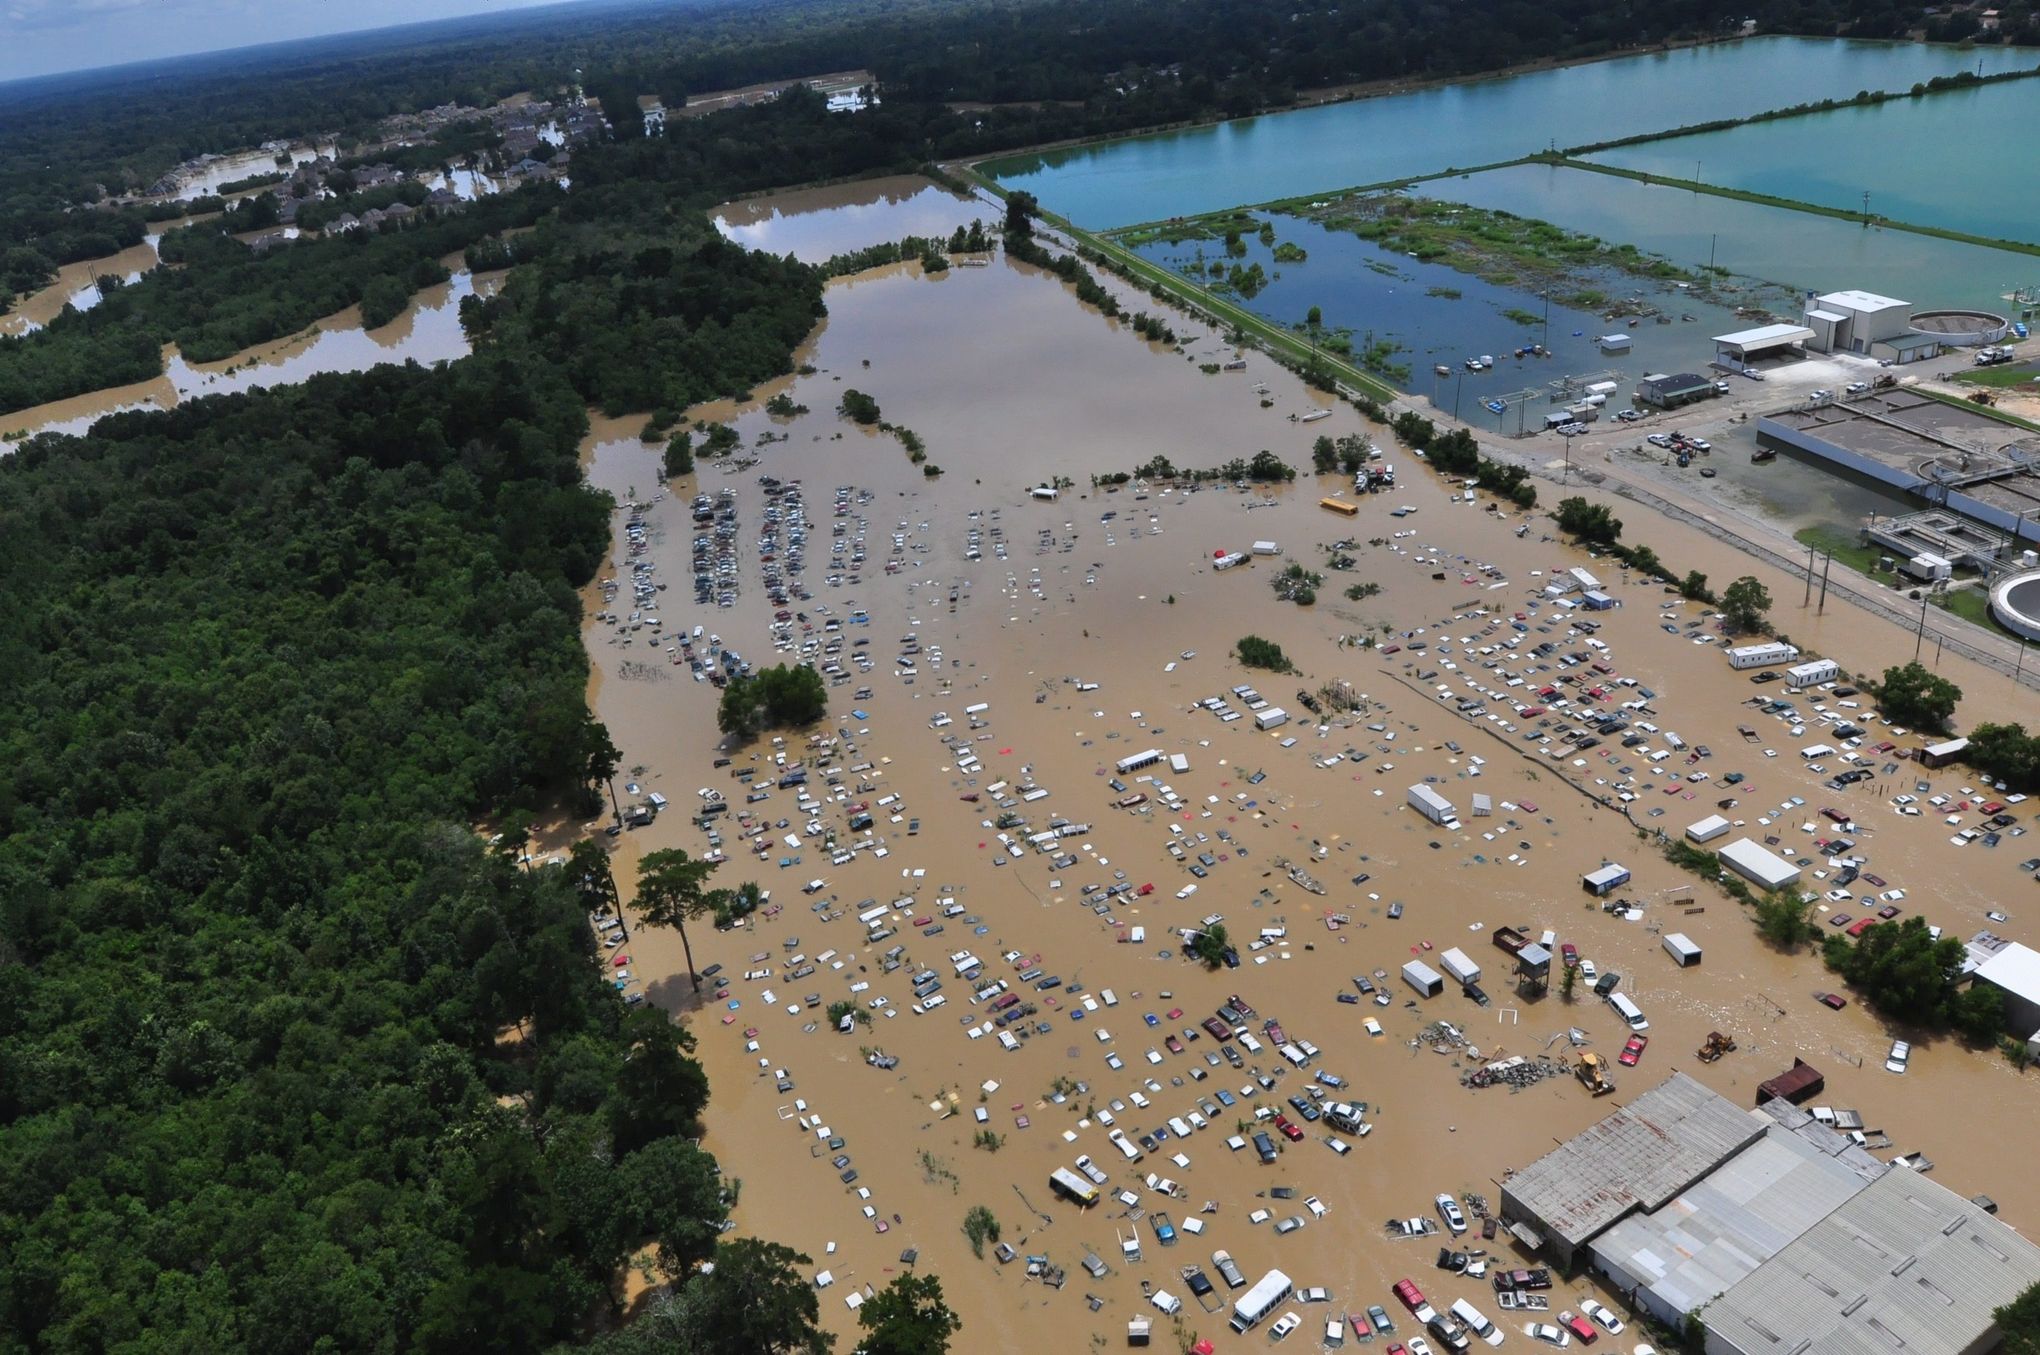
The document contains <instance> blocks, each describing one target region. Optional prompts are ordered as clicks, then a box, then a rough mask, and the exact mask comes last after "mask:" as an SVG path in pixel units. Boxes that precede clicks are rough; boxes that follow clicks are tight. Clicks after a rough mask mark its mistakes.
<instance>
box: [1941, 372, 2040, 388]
mask: <svg viewBox="0 0 2040 1355" xmlns="http://www.w3.org/2000/svg"><path fill="white" fill-rule="evenodd" d="M1955 379H1956V380H1957V381H1960V382H1961V383H1962V384H1963V385H1965V386H1990V387H1993V388H1995V389H1998V390H2006V389H2009V388H2011V387H2013V386H2026V385H2032V384H2034V383H2036V382H2040V372H2036V371H2034V370H2033V369H2032V368H2031V367H1977V368H1973V369H1971V370H1970V371H1966V372H1957V373H1956V374H1955Z"/></svg>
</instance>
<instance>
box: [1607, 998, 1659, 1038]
mask: <svg viewBox="0 0 2040 1355" xmlns="http://www.w3.org/2000/svg"><path fill="white" fill-rule="evenodd" d="M1608 1005H1609V1006H1611V1007H1613V1008H1614V1009H1615V1014H1616V1015H1618V1016H1620V1017H1621V1018H1622V1019H1623V1020H1624V1021H1627V1022H1628V1023H1629V1028H1630V1029H1631V1030H1649V1029H1650V1022H1649V1021H1646V1020H1645V1019H1644V1016H1643V1009H1642V1008H1641V1007H1639V1006H1637V1005H1636V1004H1635V1003H1634V1002H1631V1001H1630V1000H1629V995H1628V994H1627V993H1622V992H1614V993H1610V994H1608Z"/></svg>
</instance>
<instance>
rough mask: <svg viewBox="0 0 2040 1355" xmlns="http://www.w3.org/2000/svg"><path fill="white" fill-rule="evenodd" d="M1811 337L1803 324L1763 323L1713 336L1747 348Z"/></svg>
mask: <svg viewBox="0 0 2040 1355" xmlns="http://www.w3.org/2000/svg"><path fill="white" fill-rule="evenodd" d="M1900 304H1903V303H1900ZM1812 337H1813V331H1812V330H1810V329H1808V328H1807V327H1806V326H1805V325H1764V326H1762V327H1760V328H1757V329H1742V330H1737V331H1736V332H1735V333H1733V334H1717V335H1715V336H1714V342H1715V343H1717V344H1720V345H1724V346H1726V347H1729V348H1741V349H1745V350H1747V349H1751V348H1774V347H1776V346H1777V345H1779V344H1786V343H1804V342H1805V341H1806V340H1808V339H1811V338H1812Z"/></svg>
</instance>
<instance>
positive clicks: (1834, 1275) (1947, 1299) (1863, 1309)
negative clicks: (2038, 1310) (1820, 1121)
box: [1701, 1168, 2040, 1355]
mask: <svg viewBox="0 0 2040 1355" xmlns="http://www.w3.org/2000/svg"><path fill="white" fill-rule="evenodd" d="M2036 1282H2040V1247H2035V1246H2034V1245H2033V1244H2032V1243H2031V1242H2029V1241H2027V1240H2026V1239H2025V1238H2023V1237H2021V1236H2020V1235H2019V1234H2018V1233H2017V1232H2015V1231H2013V1229H2012V1228H2011V1227H2010V1225H2008V1224H2005V1223H2002V1222H2000V1221H1999V1220H1998V1219H1995V1218H1993V1217H1991V1215H1989V1214H1987V1213H1985V1212H1984V1210H1983V1207H1982V1206H1981V1205H1977V1204H1974V1203H1972V1202H1970V1201H1968V1200H1965V1199H1963V1198H1962V1197H1961V1196H1960V1195H1957V1194H1956V1193H1955V1192H1954V1191H1952V1190H1949V1189H1947V1188H1946V1187H1945V1186H1941V1185H1938V1184H1936V1183H1935V1182H1934V1181H1932V1180H1931V1179H1929V1178H1927V1177H1924V1176H1921V1175H1920V1174H1918V1173H1917V1172H1911V1171H1907V1170H1905V1169H1904V1168H1900V1169H1898V1170H1896V1171H1890V1172H1886V1173H1885V1174H1884V1175H1883V1176H1881V1177H1879V1178H1878V1179H1877V1180H1875V1181H1873V1182H1871V1183H1870V1185H1869V1186H1868V1187H1866V1188H1865V1189H1863V1190H1861V1191H1859V1192H1858V1193H1857V1194H1855V1195H1854V1196H1852V1197H1850V1198H1849V1199H1848V1200H1846V1201H1845V1202H1844V1203H1843V1204H1842V1205H1841V1206H1840V1207H1839V1208H1837V1209H1836V1210H1835V1211H1834V1212H1833V1213H1831V1214H1829V1215H1828V1216H1827V1217H1826V1218H1824V1219H1822V1220H1821V1221H1820V1222H1819V1223H1816V1224H1815V1225H1813V1227H1811V1228H1809V1229H1808V1230H1807V1231H1806V1232H1804V1233H1802V1234H1801V1235H1800V1236H1799V1237H1798V1238H1797V1239H1796V1240H1795V1241H1793V1242H1792V1243H1791V1244H1790V1245H1789V1246H1787V1247H1785V1248H1784V1249H1783V1250H1782V1251H1780V1252H1778V1253H1777V1254H1776V1255H1775V1256H1773V1257H1771V1258H1770V1259H1769V1260H1767V1261H1765V1262H1764V1263H1763V1264H1762V1265H1761V1266H1758V1267H1757V1269H1756V1270H1755V1271H1753V1272H1752V1273H1751V1274H1750V1275H1748V1276H1747V1277H1745V1278H1744V1279H1743V1280H1742V1281H1741V1282H1739V1283H1737V1284H1735V1285H1734V1286H1732V1287H1731V1288H1730V1289H1729V1290H1728V1292H1727V1293H1725V1294H1723V1295H1722V1296H1721V1297H1720V1298H1718V1299H1716V1300H1714V1302H1712V1303H1710V1304H1708V1305H1707V1306H1706V1307H1705V1308H1704V1309H1702V1310H1701V1319H1702V1321H1704V1322H1705V1323H1706V1325H1707V1348H1708V1349H1709V1350H1714V1351H1739V1352H1744V1353H1745V1355H1759V1353H1760V1352H1761V1353H1763V1355H1769V1352H1781V1353H1782V1352H1787V1351H1806V1352H1809V1353H1810V1355H1892V1353H1893V1352H1904V1353H1905V1355H1961V1353H1962V1352H1963V1351H1967V1350H1974V1349H1978V1348H1980V1347H1981V1346H1982V1345H1984V1344H1987V1342H1986V1341H1985V1338H1986V1336H1987V1335H1989V1334H1990V1333H1991V1332H1992V1331H1993V1329H1994V1327H1995V1322H1994V1319H1993V1318H1992V1316H1991V1312H1992V1310H1993V1309H1995V1308H1997V1307H1999V1306H2001V1305H2003V1304H2007V1303H2010V1302H2011V1301H2012V1300H2013V1299H2014V1298H2016V1297H2018V1295H2019V1293H2020V1291H2022V1290H2024V1289H2025V1288H2026V1287H2027V1286H2029V1285H2031V1284H2034V1283H2036Z"/></svg>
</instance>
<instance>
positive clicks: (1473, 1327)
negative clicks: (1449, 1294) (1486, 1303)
mask: <svg viewBox="0 0 2040 1355" xmlns="http://www.w3.org/2000/svg"><path fill="white" fill-rule="evenodd" d="M1452 1316H1454V1317H1456V1318H1458V1319H1459V1320H1460V1321H1461V1322H1463V1323H1465V1324H1466V1327H1467V1330H1469V1331H1471V1332H1472V1333H1473V1334H1474V1335H1475V1336H1478V1337H1479V1338H1480V1339H1481V1340H1483V1341H1486V1342H1487V1343H1488V1344H1489V1345H1500V1344H1501V1338H1500V1336H1499V1335H1490V1333H1492V1332H1494V1330H1495V1324H1494V1323H1492V1322H1490V1321H1488V1319H1487V1314H1485V1313H1483V1312H1481V1310H1480V1309H1478V1308H1476V1307H1474V1306H1473V1305H1472V1304H1470V1303H1468V1302H1467V1301H1466V1300H1465V1299H1454V1300H1452Z"/></svg>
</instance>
